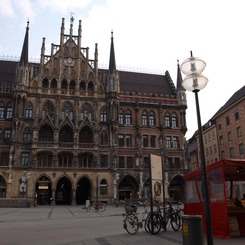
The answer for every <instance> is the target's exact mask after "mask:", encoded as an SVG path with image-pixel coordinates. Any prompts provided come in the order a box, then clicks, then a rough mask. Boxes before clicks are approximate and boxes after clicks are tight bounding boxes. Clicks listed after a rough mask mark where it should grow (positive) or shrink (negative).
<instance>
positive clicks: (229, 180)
mask: <svg viewBox="0 0 245 245" xmlns="http://www.w3.org/2000/svg"><path fill="white" fill-rule="evenodd" d="M207 174H208V186H209V194H210V197H209V198H210V205H211V215H212V226H213V235H214V236H215V237H219V238H226V239H229V238H231V237H232V236H241V235H245V160H225V159H223V160H221V161H218V162H215V163H212V164H209V165H207ZM184 182H185V203H184V210H185V215H202V216H203V229H204V232H205V233H206V225H205V209H204V200H203V196H202V175H201V169H198V170H195V171H193V172H191V173H188V174H186V175H185V176H184Z"/></svg>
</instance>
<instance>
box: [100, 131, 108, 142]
mask: <svg viewBox="0 0 245 245" xmlns="http://www.w3.org/2000/svg"><path fill="white" fill-rule="evenodd" d="M100 144H101V145H108V135H107V132H106V131H102V132H101V134H100Z"/></svg>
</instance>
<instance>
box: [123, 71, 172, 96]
mask: <svg viewBox="0 0 245 245" xmlns="http://www.w3.org/2000/svg"><path fill="white" fill-rule="evenodd" d="M119 78H120V90H121V91H123V92H140V93H158V94H163V95H175V86H174V84H173V82H172V81H169V80H168V78H167V76H164V75H155V74H146V73H136V72H128V71H119Z"/></svg>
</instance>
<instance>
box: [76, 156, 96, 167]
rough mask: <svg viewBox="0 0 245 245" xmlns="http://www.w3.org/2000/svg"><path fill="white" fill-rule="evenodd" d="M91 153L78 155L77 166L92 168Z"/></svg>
mask: <svg viewBox="0 0 245 245" xmlns="http://www.w3.org/2000/svg"><path fill="white" fill-rule="evenodd" d="M92 163H93V155H92V154H89V153H83V154H79V155H78V167H79V168H92Z"/></svg>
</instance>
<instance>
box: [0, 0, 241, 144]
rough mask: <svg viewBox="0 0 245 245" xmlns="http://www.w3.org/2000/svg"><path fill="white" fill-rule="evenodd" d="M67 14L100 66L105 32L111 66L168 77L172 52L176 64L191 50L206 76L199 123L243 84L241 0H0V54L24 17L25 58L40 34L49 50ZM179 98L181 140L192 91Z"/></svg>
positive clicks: (190, 118)
mask: <svg viewBox="0 0 245 245" xmlns="http://www.w3.org/2000/svg"><path fill="white" fill-rule="evenodd" d="M71 13H73V17H74V18H75V21H74V28H73V31H74V35H76V34H77V30H78V21H79V20H82V46H83V47H89V48H90V58H91V59H93V58H94V47H95V43H98V49H99V66H100V67H108V63H109V51H110V38H111V31H113V32H114V47H115V55H116V64H117V69H118V70H120V69H121V70H122V69H123V70H129V71H138V72H147V73H157V74H164V73H165V71H166V70H168V71H169V72H170V75H171V77H172V80H173V82H174V83H175V84H176V76H177V60H178V59H179V61H180V64H181V63H182V62H183V61H184V60H185V59H186V58H188V57H189V56H190V51H191V50H192V51H193V56H197V57H200V58H201V59H203V60H204V61H205V62H206V64H207V66H206V69H205V70H204V72H203V74H204V75H205V76H206V77H207V78H208V79H209V83H208V85H207V87H206V88H205V89H204V90H202V91H200V92H199V101H200V110H201V118H202V124H204V123H206V122H207V121H208V120H209V119H210V118H211V117H212V116H213V115H214V114H215V113H216V112H217V111H218V109H219V108H220V107H221V106H222V105H223V104H224V103H225V102H226V101H227V100H228V99H229V98H230V97H231V96H232V95H233V94H234V93H235V92H236V91H237V90H239V89H240V88H241V87H242V86H243V85H244V80H245V78H244V77H243V75H244V63H245V62H244V57H245V35H244V29H245V27H244V25H245V14H244V1H243V0H233V1H228V0H205V1H203V0H151V1H149V0H69V1H67V0H21V1H20V0H0V35H1V38H0V57H1V56H7V55H8V56H17V57H19V56H20V54H21V49H22V45H23V40H24V35H25V28H26V23H27V20H29V21H30V36H29V44H30V45H29V46H30V49H29V57H32V58H39V57H40V50H41V45H42V38H43V37H46V54H47V55H49V54H50V50H51V43H55V44H59V40H60V27H61V21H62V18H63V17H64V18H65V22H66V30H65V32H66V33H67V34H69V22H70V16H71ZM183 78H184V75H183ZM187 99H188V110H187V127H188V132H187V134H186V137H187V139H189V138H190V137H191V136H192V135H193V133H194V132H195V130H197V120H196V107H195V97H194V94H193V93H191V92H187Z"/></svg>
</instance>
